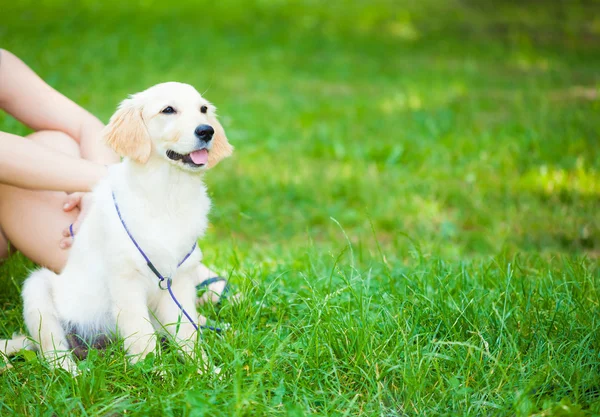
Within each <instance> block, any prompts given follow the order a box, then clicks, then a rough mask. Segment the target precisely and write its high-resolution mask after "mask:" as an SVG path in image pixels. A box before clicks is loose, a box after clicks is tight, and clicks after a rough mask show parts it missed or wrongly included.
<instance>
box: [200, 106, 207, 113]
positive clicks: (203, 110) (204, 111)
mask: <svg viewBox="0 0 600 417" xmlns="http://www.w3.org/2000/svg"><path fill="white" fill-rule="evenodd" d="M207 111H208V107H207V106H202V107H200V112H201V113H206V112H207Z"/></svg>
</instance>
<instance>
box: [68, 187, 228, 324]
mask: <svg viewBox="0 0 600 417" xmlns="http://www.w3.org/2000/svg"><path fill="white" fill-rule="evenodd" d="M112 198H113V202H114V203H115V209H116V210H117V214H118V215H119V220H120V221H121V224H122V225H123V228H124V229H125V232H127V236H129V239H131V241H132V242H133V244H134V245H135V247H136V248H137V250H138V252H139V253H140V255H142V257H143V258H144V260H145V261H146V265H148V268H150V270H151V271H152V273H154V275H156V277H157V278H158V287H159V288H160V289H161V290H165V289H166V290H168V291H169V295H170V296H171V298H172V299H173V301H174V302H175V304H176V305H177V307H179V310H181V312H182V313H183V315H184V316H185V317H186V318H187V319H188V320H189V322H190V323H191V324H192V326H194V329H196V331H199V330H200V329H207V330H212V331H214V332H217V333H221V332H222V331H223V330H222V329H221V328H219V327H213V326H198V325H197V324H196V322H195V320H194V319H192V317H191V316H190V315H189V314H188V312H187V311H185V309H184V308H183V306H182V305H181V303H180V302H179V301H178V300H177V298H176V297H175V294H173V290H172V289H171V282H172V280H171V277H167V278H165V277H164V276H163V275H162V274H161V273H160V272H158V269H156V267H155V266H154V264H153V263H152V261H150V258H148V256H147V255H146V253H145V252H144V251H143V250H142V248H141V247H140V245H139V244H138V243H137V241H136V240H135V238H134V237H133V235H132V234H131V232H130V231H129V228H128V227H127V224H126V223H125V220H123V216H122V215H121V210H120V209H119V205H118V204H117V198H116V197H115V193H114V191H113V193H112ZM69 232H70V233H71V237H74V234H73V224H71V225H70V226H69ZM196 246H197V242H194V245H193V246H192V250H190V251H189V252H188V253H187V255H185V257H184V258H183V259H182V260H181V262H179V263H178V264H177V268H179V267H180V266H181V265H183V263H184V262H185V261H187V259H188V258H189V257H190V255H191V254H192V253H193V252H194V250H195V249H196ZM165 281H166V282H167V287H166V288H164V287H163V286H162V284H163V282H165Z"/></svg>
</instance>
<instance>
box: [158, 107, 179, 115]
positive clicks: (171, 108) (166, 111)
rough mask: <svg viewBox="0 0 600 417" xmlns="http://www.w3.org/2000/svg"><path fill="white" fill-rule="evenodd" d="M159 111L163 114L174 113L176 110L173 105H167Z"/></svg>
mask: <svg viewBox="0 0 600 417" xmlns="http://www.w3.org/2000/svg"><path fill="white" fill-rule="evenodd" d="M161 113H164V114H173V113H176V112H175V109H174V108H173V107H171V106H167V107H165V108H164V109H162V110H161Z"/></svg>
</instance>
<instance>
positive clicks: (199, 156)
mask: <svg viewBox="0 0 600 417" xmlns="http://www.w3.org/2000/svg"><path fill="white" fill-rule="evenodd" d="M190 158H192V161H194V163H195V164H196V165H206V163H207V162H208V151H207V150H206V149H200V150H199V151H194V152H192V153H191V154H190Z"/></svg>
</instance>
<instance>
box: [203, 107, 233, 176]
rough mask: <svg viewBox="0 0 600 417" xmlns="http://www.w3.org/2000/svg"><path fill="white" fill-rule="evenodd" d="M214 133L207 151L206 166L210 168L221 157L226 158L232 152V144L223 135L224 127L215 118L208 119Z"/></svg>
mask: <svg viewBox="0 0 600 417" xmlns="http://www.w3.org/2000/svg"><path fill="white" fill-rule="evenodd" d="M210 124H211V125H212V127H213V129H214V130H215V134H214V135H213V144H212V147H211V148H210V152H209V153H208V166H207V168H212V167H214V166H215V165H217V164H218V163H219V162H220V161H221V160H222V159H224V158H227V157H228V156H230V155H231V154H232V153H233V146H231V145H230V144H229V141H228V140H227V136H225V129H223V126H221V123H219V121H218V120H217V119H216V118H213V120H211V121H210Z"/></svg>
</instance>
